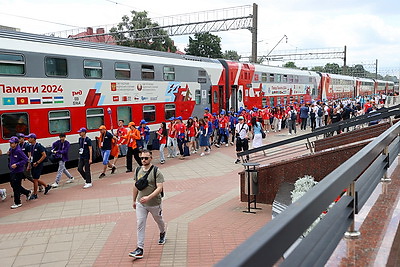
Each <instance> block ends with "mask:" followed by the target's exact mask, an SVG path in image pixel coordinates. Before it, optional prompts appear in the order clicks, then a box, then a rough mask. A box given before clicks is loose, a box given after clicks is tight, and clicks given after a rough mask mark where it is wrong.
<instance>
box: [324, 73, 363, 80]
mask: <svg viewBox="0 0 400 267" xmlns="http://www.w3.org/2000/svg"><path fill="white" fill-rule="evenodd" d="M320 73H321V75H327V76H329V77H331V78H334V79H341V80H352V81H354V80H355V79H356V77H353V76H347V75H342V74H332V73H326V72H320Z"/></svg>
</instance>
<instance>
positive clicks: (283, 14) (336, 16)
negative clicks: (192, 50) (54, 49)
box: [0, 0, 400, 76]
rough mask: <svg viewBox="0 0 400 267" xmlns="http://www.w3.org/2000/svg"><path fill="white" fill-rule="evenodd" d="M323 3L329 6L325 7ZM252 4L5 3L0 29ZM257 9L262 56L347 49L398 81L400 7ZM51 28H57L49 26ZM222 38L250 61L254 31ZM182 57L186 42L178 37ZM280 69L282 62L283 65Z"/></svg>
mask: <svg viewBox="0 0 400 267" xmlns="http://www.w3.org/2000/svg"><path fill="white" fill-rule="evenodd" d="M322 2H324V3H322ZM252 4H253V1H246V0H229V1H228V0H219V1H215V0H202V1H193V2H192V1H187V0H186V1H181V0H171V1H165V0H164V1H160V0H152V1H132V0H80V1H77V0H68V1H65V0H62V1H61V0H30V1H29V0H0V6H1V9H0V25H6V26H10V27H16V28H20V29H21V31H24V32H32V33H49V32H58V31H64V30H70V29H74V28H78V27H82V28H85V27H87V26H98V25H109V24H115V23H118V22H119V21H121V17H122V16H123V15H129V14H130V13H129V12H130V10H136V11H143V10H146V11H148V13H149V17H151V18H158V17H164V16H172V15H177V14H183V13H191V12H199V11H205V10H212V9H223V8H231V7H238V6H244V5H252ZM257 4H258V8H259V10H258V15H259V20H258V28H259V29H258V41H259V43H258V52H259V53H258V54H259V56H260V55H266V54H268V52H269V51H270V50H271V49H272V48H273V47H274V46H275V45H276V44H277V43H278V41H279V40H280V39H281V38H282V37H283V36H284V35H286V36H287V37H288V38H287V43H286V39H284V40H283V41H282V42H281V43H279V45H278V46H277V47H276V48H275V50H274V53H277V52H280V51H288V50H290V51H295V50H301V49H326V48H343V47H344V46H345V45H346V46H347V64H348V65H354V64H363V65H364V66H365V67H366V69H368V70H370V71H373V70H374V69H375V65H374V64H375V61H376V60H378V70H379V72H380V73H382V74H389V75H396V76H399V74H400V16H399V15H398V12H399V10H400V1H399V0H382V1H376V0H374V1H372V0H351V1H349V0H335V1H321V0H302V1H299V0H283V1H260V2H259V3H257ZM51 22H53V23H51ZM213 34H216V35H218V36H220V37H221V38H222V43H221V45H222V49H223V51H225V50H235V51H237V52H238V53H239V54H241V55H244V56H247V55H249V54H250V52H251V34H250V31H248V30H238V31H231V32H221V33H213ZM173 39H174V41H175V43H176V45H177V46H178V47H179V48H180V49H181V50H183V48H184V47H185V46H186V45H187V43H188V36H183V37H173ZM327 62H334V63H338V64H340V65H342V64H343V61H342V60H339V59H331V60H320V61H296V65H297V66H315V65H325V63H327ZM277 64H282V63H277Z"/></svg>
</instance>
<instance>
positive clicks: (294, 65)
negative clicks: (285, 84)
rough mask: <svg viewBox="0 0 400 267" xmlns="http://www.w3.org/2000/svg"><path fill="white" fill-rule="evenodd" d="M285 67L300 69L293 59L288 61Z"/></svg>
mask: <svg viewBox="0 0 400 267" xmlns="http://www.w3.org/2000/svg"><path fill="white" fill-rule="evenodd" d="M283 67H285V68H291V69H298V67H297V66H296V64H295V63H294V62H293V61H289V62H286V63H285V64H284V65H283Z"/></svg>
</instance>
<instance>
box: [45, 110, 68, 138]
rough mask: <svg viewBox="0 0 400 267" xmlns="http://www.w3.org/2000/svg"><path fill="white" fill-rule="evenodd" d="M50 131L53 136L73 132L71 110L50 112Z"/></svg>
mask: <svg viewBox="0 0 400 267" xmlns="http://www.w3.org/2000/svg"><path fill="white" fill-rule="evenodd" d="M49 131H50V133H51V134H56V133H66V132H70V131H71V116H70V113H69V110H57V111H50V112H49Z"/></svg>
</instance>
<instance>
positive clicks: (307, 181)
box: [290, 175, 325, 237]
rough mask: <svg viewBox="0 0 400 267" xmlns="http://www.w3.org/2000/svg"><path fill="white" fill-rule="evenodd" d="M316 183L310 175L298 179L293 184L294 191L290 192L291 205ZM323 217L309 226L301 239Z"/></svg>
mask: <svg viewBox="0 0 400 267" xmlns="http://www.w3.org/2000/svg"><path fill="white" fill-rule="evenodd" d="M317 183H318V182H316V181H314V177H312V176H310V175H305V176H304V177H302V178H299V179H298V180H297V181H296V182H295V183H294V190H293V191H291V192H290V194H291V196H292V203H294V202H296V201H297V200H298V199H299V198H301V197H302V196H303V195H304V194H305V193H306V192H307V191H308V190H310V189H311V188H312V187H313V186H315V185H316V184H317ZM324 216H325V214H324V213H322V214H321V215H320V216H319V217H318V218H317V219H316V220H315V221H314V222H313V223H312V224H311V225H310V227H308V229H307V230H306V231H305V232H304V233H303V237H305V236H307V235H308V234H309V233H310V232H311V230H312V229H313V228H314V227H315V226H316V225H317V224H318V222H319V221H320V220H321V219H322V218H323V217H324Z"/></svg>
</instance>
